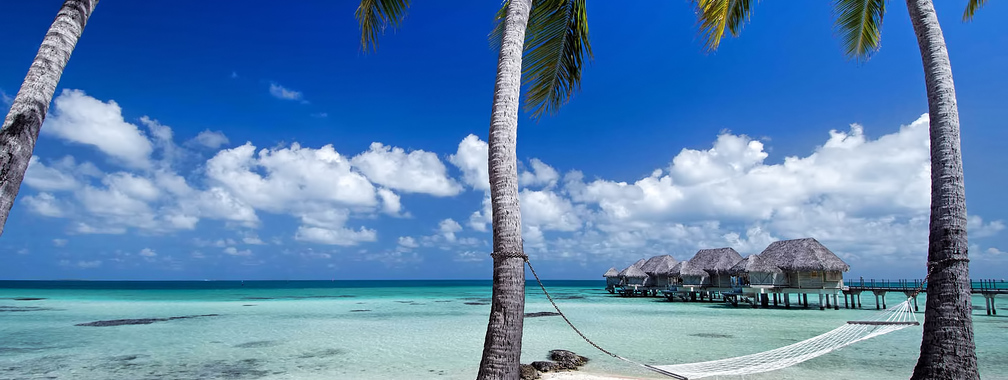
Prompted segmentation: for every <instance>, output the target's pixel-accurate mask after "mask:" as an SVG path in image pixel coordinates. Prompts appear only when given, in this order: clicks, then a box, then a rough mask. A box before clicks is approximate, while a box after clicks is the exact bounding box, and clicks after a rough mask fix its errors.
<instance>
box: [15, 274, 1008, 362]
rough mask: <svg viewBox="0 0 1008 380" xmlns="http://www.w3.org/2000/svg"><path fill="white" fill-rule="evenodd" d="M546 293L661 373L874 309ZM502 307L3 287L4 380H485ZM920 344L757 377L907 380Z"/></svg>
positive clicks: (253, 292)
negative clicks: (479, 374) (495, 312)
mask: <svg viewBox="0 0 1008 380" xmlns="http://www.w3.org/2000/svg"><path fill="white" fill-rule="evenodd" d="M546 286H547V287H548V289H549V290H550V291H551V293H552V294H553V295H554V298H555V299H556V300H557V302H558V303H559V304H560V307H561V308H562V310H563V311H564V312H565V313H566V314H567V316H568V317H569V318H570V319H571V320H572V322H574V323H575V324H576V325H577V326H578V327H579V328H580V329H581V330H582V331H583V332H584V333H585V334H587V335H588V336H589V337H590V338H592V339H593V340H595V341H596V342H597V343H599V344H600V345H602V346H603V347H605V348H606V349H609V350H610V351H613V352H615V353H617V354H620V355H623V356H626V357H629V358H633V359H635V360H638V361H642V362H645V363H652V364H674V363H685V362H694V361H705V360H713V359H720V358H727V357H732V356H739V355H745V354H750V353H754V352H759V351H764V350H769V349H773V348H777V347H780V346H784V345H788V344H791V343H794V342H797V341H800V340H803V339H807V338H810V337H812V336H815V335H818V334H821V333H824V332H826V331H829V330H831V329H833V328H835V327H837V326H839V325H840V324H842V323H844V322H845V321H848V320H854V319H863V318H867V317H870V316H871V315H873V314H874V313H876V311H875V305H874V300H873V299H868V298H865V299H864V300H863V306H864V309H861V310H847V309H842V308H841V309H840V310H818V308H810V309H807V310H804V309H790V310H787V309H783V308H781V309H752V308H748V307H738V308H736V307H731V306H725V305H723V304H720V303H683V302H671V303H670V302H666V301H664V300H663V299H660V298H639V297H637V298H623V297H618V296H614V295H610V294H609V293H608V292H605V291H604V289H603V288H604V281H547V282H546ZM526 292H527V305H526V312H529V313H534V312H550V311H553V310H552V307H551V306H550V304H549V302H548V301H547V300H546V298H545V297H544V296H543V295H542V293H541V292H540V291H539V289H538V286H537V285H535V284H534V283H529V286H528V288H527V290H526ZM900 296H901V294H895V293H890V294H889V296H888V298H887V299H888V303H889V304H890V305H894V304H896V303H898V302H899V301H901V299H900V298H901V297H900ZM489 297H490V282H489V281H247V282H244V283H242V282H235V281H168V282H122V281H109V282H92V281H0V378H3V379H7V378H11V379H43V378H46V379H124V378H129V379H162V378H172V379H176V378H177V379H195V378H227V379H362V380H371V379H390V378H402V379H473V378H475V375H476V369H477V366H478V364H479V358H480V353H481V351H482V346H483V335H484V334H485V332H486V323H487V314H488V309H489V306H488V303H489ZM33 298H39V299H33ZM920 301H921V306H923V305H924V302H923V301H924V300H923V299H921V300H920ZM973 303H974V309H975V312H974V320H973V322H974V330H975V336H976V344H977V356H978V360H979V365H980V371H981V376H982V377H983V378H985V379H1008V317H1006V316H1008V310H1006V309H1005V306H1001V305H1002V304H999V305H998V309H999V310H998V311H1003V313H1002V314H1001V315H998V316H987V315H985V313H984V310H983V298H982V297H980V296H975V297H974V299H973ZM1003 305H1008V300H1006V301H1004V303H1003ZM172 317H187V318H176V319H170V318H172ZM917 317H918V319H920V320H923V311H922V312H920V313H918V314H917ZM127 319H132V320H133V321H125V322H121V323H124V324H120V325H112V326H78V325H79V324H87V323H92V322H96V321H113V320H127ZM129 323H143V324H129ZM920 333H921V330H920V328H919V327H914V328H907V329H904V330H901V331H897V332H894V333H891V334H887V335H883V336H881V337H878V338H873V339H870V340H868V341H865V342H860V343H857V344H854V345H852V346H850V347H846V348H844V349H841V350H839V351H836V352H833V353H830V354H827V355H825V356H822V357H819V358H816V359H813V360H810V361H807V362H804V363H801V364H799V365H797V366H794V367H790V368H787V369H784V370H780V371H775V372H770V373H766V374H759V375H753V376H746V378H747V379H771V378H773V379H803V378H844V379H906V378H908V377H909V375H910V372H911V370H912V368H913V366H914V364H915V362H916V358H917V353H918V350H919V345H920ZM523 342H524V343H523V350H522V362H523V363H528V362H531V361H534V360H542V359H544V357H545V355H546V354H547V352H548V351H549V350H551V349H558V348H560V349H568V350H572V351H575V352H577V353H579V354H581V355H584V356H587V357H589V358H591V359H592V361H591V362H589V363H588V365H586V366H585V367H583V368H582V371H583V372H587V373H592V374H600V375H618V376H625V377H640V378H655V379H657V378H662V377H660V375H657V374H653V373H650V372H647V371H645V370H642V369H640V368H637V367H634V366H631V365H628V364H626V363H624V362H621V361H618V360H616V359H612V358H609V357H607V356H605V355H604V354H602V353H601V352H598V351H596V350H595V349H594V348H592V347H591V346H590V345H588V344H587V343H585V342H584V341H583V340H581V338H580V337H578V336H577V335H576V334H575V333H574V332H573V331H572V330H571V329H570V328H569V327H568V326H567V325H566V324H565V323H564V322H563V320H562V319H561V318H560V317H557V316H541V317H533V318H526V320H525V332H524V340H523Z"/></svg>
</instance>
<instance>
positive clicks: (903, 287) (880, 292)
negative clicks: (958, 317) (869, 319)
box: [843, 279, 1008, 315]
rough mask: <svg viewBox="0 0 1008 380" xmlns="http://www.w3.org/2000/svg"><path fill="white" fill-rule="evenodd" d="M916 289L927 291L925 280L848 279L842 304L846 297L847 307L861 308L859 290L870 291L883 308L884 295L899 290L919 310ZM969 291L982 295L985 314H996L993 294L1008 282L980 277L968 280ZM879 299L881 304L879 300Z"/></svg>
mask: <svg viewBox="0 0 1008 380" xmlns="http://www.w3.org/2000/svg"><path fill="white" fill-rule="evenodd" d="M917 289H921V290H920V291H921V293H926V292H927V282H923V283H922V280H920V279H915V280H875V279H870V280H864V279H861V280H859V281H848V282H847V286H844V289H843V293H844V305H845V306H847V305H848V298H849V299H850V303H849V304H850V305H851V306H850V307H849V308H855V307H856V308H861V292H871V293H872V294H874V295H875V308H876V309H884V308H886V304H885V295H886V293H889V292H901V293H903V294H904V295H906V296H907V297H908V298H912V299H913V306H914V311H919V309H918V308H917V297H916V295H915V292H916V291H917ZM970 293H972V294H981V295H983V297H984V302H985V303H986V305H985V306H986V309H987V315H997V309H996V308H995V305H994V296H996V295H998V294H1008V282H1004V280H1000V281H999V280H993V279H982V280H972V281H970ZM880 299H881V301H882V302H881V304H880V303H879V300H880ZM880 306H881V307H880Z"/></svg>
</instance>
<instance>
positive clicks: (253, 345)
mask: <svg viewBox="0 0 1008 380" xmlns="http://www.w3.org/2000/svg"><path fill="white" fill-rule="evenodd" d="M278 344H280V342H277V341H275V340H257V341H252V342H245V343H241V344H236V345H235V347H237V348H262V347H273V346H276V345H278Z"/></svg>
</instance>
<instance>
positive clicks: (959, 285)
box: [907, 0, 980, 379]
mask: <svg viewBox="0 0 1008 380" xmlns="http://www.w3.org/2000/svg"><path fill="white" fill-rule="evenodd" d="M907 9H908V10H909V12H910V20H911V22H912V23H913V28H914V32H915V33H916V35H917V43H918V45H919V46H920V53H921V60H922V61H923V64H924V79H925V83H926V86H927V99H928V115H929V117H930V131H929V133H930V138H931V221H930V231H929V234H928V283H927V295H928V297H927V306H926V307H925V309H924V335H923V340H922V341H921V354H920V358H919V359H918V360H917V365H916V367H914V372H913V376H912V377H911V379H979V378H980V374H979V372H978V370H977V360H976V345H975V344H974V341H973V320H972V318H973V317H972V310H973V304H972V301H971V294H970V279H969V259H968V255H967V249H968V247H967V241H966V190H965V185H964V180H963V167H962V152H961V148H960V144H959V110H958V106H957V105H956V95H955V86H954V84H953V82H952V64H951V63H950V61H949V56H948V50H947V49H946V48H945V37H944V36H943V35H942V31H941V26H940V25H939V24H938V16H937V15H936V14H935V9H934V4H933V3H932V2H931V0H907Z"/></svg>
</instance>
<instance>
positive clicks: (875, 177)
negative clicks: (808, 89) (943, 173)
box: [451, 114, 1004, 262]
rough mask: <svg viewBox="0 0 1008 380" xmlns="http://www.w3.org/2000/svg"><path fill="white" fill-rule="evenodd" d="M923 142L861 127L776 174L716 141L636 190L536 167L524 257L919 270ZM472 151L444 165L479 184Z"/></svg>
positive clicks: (474, 222) (923, 127) (926, 183)
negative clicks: (775, 245)
mask: <svg viewBox="0 0 1008 380" xmlns="http://www.w3.org/2000/svg"><path fill="white" fill-rule="evenodd" d="M928 143H929V140H928V118H927V115H926V114H925V115H922V116H921V117H920V118H918V119H917V120H915V121H913V122H912V123H910V124H908V125H904V126H902V127H901V128H900V129H899V131H897V132H895V133H891V134H887V135H883V136H881V137H879V138H877V139H869V138H867V137H866V136H865V134H864V129H863V127H861V126H860V125H856V124H854V125H851V126H850V128H849V130H847V131H836V130H834V131H830V132H829V135H828V138H827V139H826V141H825V142H824V143H823V144H822V145H820V146H818V147H816V148H815V149H814V150H812V152H811V153H810V154H808V155H806V156H795V157H785V158H784V159H783V162H781V163H776V164H770V163H767V162H766V160H767V159H768V158H769V153H768V152H767V151H766V148H765V146H764V143H763V142H761V141H758V140H756V139H753V138H751V137H748V136H745V135H735V134H732V133H730V132H723V133H721V134H720V135H719V136H718V137H717V139H716V140H715V141H714V143H713V144H712V145H711V146H710V147H709V148H707V149H689V148H687V149H683V150H682V151H680V152H679V154H677V155H676V156H675V157H674V158H673V159H672V161H671V162H670V163H669V165H668V166H666V167H664V168H656V169H655V170H654V172H653V173H652V174H651V175H649V176H646V177H643V178H640V179H638V180H636V181H634V182H632V183H628V182H619V181H611V180H606V179H594V180H591V181H588V180H586V179H585V176H584V174H582V173H581V172H580V171H577V170H572V171H570V172H568V173H566V174H565V175H563V176H562V179H561V178H560V176H559V175H558V174H557V173H556V172H555V170H552V167H550V166H549V165H547V164H546V163H543V162H541V161H539V160H532V161H530V163H529V165H528V167H530V169H529V170H526V171H524V172H522V173H521V177H520V180H521V182H520V184H521V185H522V186H525V188H524V189H522V190H521V192H520V197H521V198H520V199H521V211H522V218H523V237H524V239H525V243H526V249H530V251H532V252H539V253H547V252H548V255H544V256H543V257H546V258H549V259H575V258H580V259H584V258H585V257H586V256H591V257H594V258H595V259H604V260H613V259H616V258H619V259H622V260H629V259H631V258H634V257H637V258H639V257H641V256H646V255H653V254H662V253H672V254H674V255H675V256H677V257H678V258H680V259H683V258H689V257H691V256H692V255H693V253H695V251H696V249H699V248H705V247H720V246H732V247H735V248H736V249H737V250H739V251H740V252H743V253H759V252H760V251H761V250H762V249H763V248H765V247H766V246H767V245H768V244H769V243H770V242H772V241H774V240H779V239H790V238H799V237H807V236H812V237H815V238H817V239H819V240H820V241H822V242H823V243H824V244H826V245H827V246H829V247H830V248H831V249H833V250H834V251H835V252H837V253H838V254H840V255H841V256H843V257H844V258H845V259H848V260H878V258H880V257H884V258H886V260H900V259H906V260H911V261H914V262H916V261H921V262H923V257H922V256H920V255H919V252H921V251H922V250H924V251H926V249H927V221H928V212H929V211H928V207H929V206H928V205H929V200H930V163H929V150H928ZM464 147H468V148H466V149H463V148H464ZM478 147H485V143H483V142H481V141H479V140H478V139H476V138H475V137H474V136H469V137H467V139H466V140H463V143H462V144H460V148H459V152H458V153H456V155H455V156H453V157H452V159H451V162H452V163H453V164H456V166H458V167H459V169H460V170H462V171H463V177H464V178H479V172H478V169H479V168H485V167H486V161H485V160H486V158H485V156H483V158H482V161H480V162H477V160H476V157H479V156H480V155H481V154H485V153H482V152H479V153H476V154H464V153H463V152H473V151H478V149H476V148H478ZM484 149H485V148H484ZM467 157H468V158H470V159H468V160H467V159H464V158H467ZM467 173H468V177H466V174H467ZM467 183H468V184H470V186H471V187H473V188H474V189H482V188H480V187H478V186H477V185H476V184H479V183H482V180H475V181H467ZM540 187H542V189H539V188H540ZM489 206H490V202H489V197H485V198H484V200H483V204H482V207H481V209H480V210H477V211H476V212H474V213H473V215H472V216H471V217H470V220H469V222H470V223H469V224H470V226H471V227H472V228H473V229H475V230H478V231H484V230H486V229H487V228H486V226H487V224H488V223H489V222H490V212H491V211H490V207H489ZM969 228H970V236H971V237H977V238H982V237H988V236H993V235H995V234H997V233H999V232H1000V231H1001V230H1003V229H1004V224H1003V222H1001V221H990V222H985V221H983V220H982V219H980V217H979V216H971V217H970V221H969ZM550 231H553V232H550ZM548 233H552V234H553V235H552V236H553V237H552V238H550V235H548ZM896 242H898V243H896Z"/></svg>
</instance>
